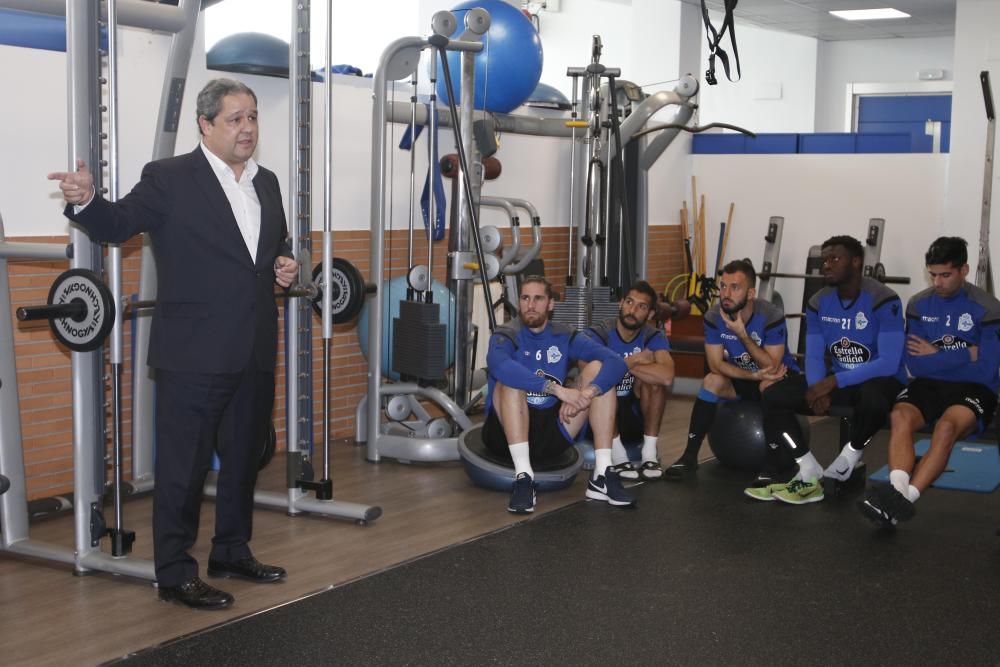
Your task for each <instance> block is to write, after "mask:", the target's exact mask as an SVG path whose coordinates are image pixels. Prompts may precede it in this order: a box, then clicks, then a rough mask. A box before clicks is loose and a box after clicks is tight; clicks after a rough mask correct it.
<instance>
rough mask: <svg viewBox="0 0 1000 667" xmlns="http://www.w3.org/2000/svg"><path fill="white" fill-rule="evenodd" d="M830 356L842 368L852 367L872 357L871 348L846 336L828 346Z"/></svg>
mask: <svg viewBox="0 0 1000 667" xmlns="http://www.w3.org/2000/svg"><path fill="white" fill-rule="evenodd" d="M830 356H831V357H833V359H834V361H836V362H837V363H838V364H840V365H841V366H843V367H844V368H854V367H855V366H860V365H861V364H864V363H867V362H868V361H869V360H870V359H871V358H872V353H871V350H869V349H868V348H867V347H865V346H864V345H862V344H861V343H857V342H855V341H853V340H851V339H850V338H847V337H846V336H845V337H843V338H841V339H840V340H838V341H837V342H835V343H833V344H832V345H831V346H830Z"/></svg>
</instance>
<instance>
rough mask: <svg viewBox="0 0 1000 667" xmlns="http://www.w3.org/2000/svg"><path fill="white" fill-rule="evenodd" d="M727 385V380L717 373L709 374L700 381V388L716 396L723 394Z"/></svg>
mask: <svg viewBox="0 0 1000 667" xmlns="http://www.w3.org/2000/svg"><path fill="white" fill-rule="evenodd" d="M728 384H729V380H728V379H727V378H726V377H725V376H723V375H721V374H719V373H709V374H708V375H706V376H705V379H704V380H702V381H701V386H702V387H704V388H705V389H707V390H708V391H710V392H712V393H713V394H715V395H716V396H718V395H719V394H721V393H722V392H724V391H725V390H726V387H727V385H728Z"/></svg>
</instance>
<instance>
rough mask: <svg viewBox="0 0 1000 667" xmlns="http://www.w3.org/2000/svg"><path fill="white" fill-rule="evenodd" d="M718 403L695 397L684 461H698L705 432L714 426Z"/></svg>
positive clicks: (683, 456)
mask: <svg viewBox="0 0 1000 667" xmlns="http://www.w3.org/2000/svg"><path fill="white" fill-rule="evenodd" d="M718 405H719V404H718V403H710V402H708V401H706V400H704V399H701V398H698V399H695V402H694V408H692V409H691V423H690V424H689V425H688V436H687V446H686V447H685V448H684V454H683V455H682V456H681V458H682V459H683V460H684V461H688V462H691V463H696V462H697V461H698V450H700V449H701V443H702V441H703V440H704V439H705V434H706V433H708V432H709V430H711V428H712V422H713V421H715V411H716V407H717V406H718Z"/></svg>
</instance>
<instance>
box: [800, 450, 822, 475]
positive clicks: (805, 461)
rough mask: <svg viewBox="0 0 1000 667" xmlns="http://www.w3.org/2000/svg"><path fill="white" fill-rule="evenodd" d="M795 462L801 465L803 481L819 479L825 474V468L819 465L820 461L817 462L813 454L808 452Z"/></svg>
mask: <svg viewBox="0 0 1000 667" xmlns="http://www.w3.org/2000/svg"><path fill="white" fill-rule="evenodd" d="M795 462H796V463H798V464H799V475H800V476H801V479H803V480H805V481H807V482H808V481H809V480H812V479H819V477H820V476H821V475H822V474H823V466H821V465H820V464H819V461H817V460H816V457H815V456H813V453H812V452H806V453H805V454H804V455H803V456H800V457H799V458H797V459H795Z"/></svg>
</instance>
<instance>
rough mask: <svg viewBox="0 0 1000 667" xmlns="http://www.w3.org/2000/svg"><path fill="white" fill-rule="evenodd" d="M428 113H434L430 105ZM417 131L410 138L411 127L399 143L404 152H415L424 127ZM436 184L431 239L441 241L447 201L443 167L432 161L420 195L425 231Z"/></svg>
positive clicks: (421, 126)
mask: <svg viewBox="0 0 1000 667" xmlns="http://www.w3.org/2000/svg"><path fill="white" fill-rule="evenodd" d="M427 113H428V114H430V113H432V111H431V108H430V105H427ZM416 127H417V131H416V132H415V133H413V136H410V134H411V132H410V127H409V126H407V127H406V132H404V133H403V137H402V139H400V141H399V147H400V148H401V149H403V150H413V145H414V144H415V143H416V142H417V139H418V138H419V137H420V133H421V132H422V131H423V129H424V126H423V125H417V126H416ZM428 140H429V141H434V142H436V141H437V138H436V137H430V138H429V139H428ZM434 154H435V155H437V146H436V145H435V146H434ZM432 181H433V184H434V218H435V220H434V228H433V232H431V239H432V240H434V241H440V240H441V239H443V238H444V222H445V220H444V219H445V208H446V206H445V199H444V183H443V182H442V181H441V165H440V163H439V161H438V160H431V161H430V163H429V164H428V165H427V177H426V178H425V179H424V190H423V192H422V193H421V194H420V211H421V212H422V213H423V218H424V229H427V228H428V226H429V216H430V210H429V209H430V191H431V182H432Z"/></svg>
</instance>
